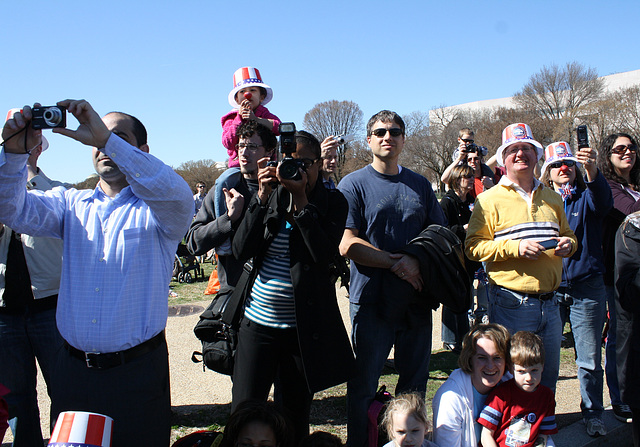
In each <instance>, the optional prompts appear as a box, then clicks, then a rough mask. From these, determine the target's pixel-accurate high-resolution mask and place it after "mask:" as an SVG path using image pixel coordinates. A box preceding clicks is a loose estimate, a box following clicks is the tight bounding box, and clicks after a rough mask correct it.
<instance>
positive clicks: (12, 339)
mask: <svg viewBox="0 0 640 447" xmlns="http://www.w3.org/2000/svg"><path fill="white" fill-rule="evenodd" d="M61 346H62V337H61V336H60V333H59V332H58V328H57V326H56V310H55V309H49V310H43V311H39V312H31V311H29V310H26V311H24V312H22V313H16V314H7V313H0V365H3V366H2V367H0V383H2V384H3V385H5V386H6V387H7V388H9V389H10V390H11V392H10V393H9V394H8V395H7V396H5V400H6V401H7V404H8V406H9V418H10V420H9V425H10V427H11V430H12V431H13V438H14V441H13V445H14V446H15V447H20V446H28V447H32V446H39V447H41V446H42V431H41V430H40V412H39V410H38V399H37V395H36V377H37V369H36V358H37V359H38V364H39V365H40V369H41V370H42V375H43V376H44V379H45V382H46V383H47V390H48V391H49V395H51V392H50V389H51V374H52V368H53V365H54V361H55V356H56V352H57V351H58V349H59V348H60V347H61ZM52 428H53V427H52Z"/></svg>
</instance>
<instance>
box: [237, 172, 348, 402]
mask: <svg viewBox="0 0 640 447" xmlns="http://www.w3.org/2000/svg"><path fill="white" fill-rule="evenodd" d="M290 200H291V195H290V194H289V192H288V191H286V190H285V189H284V188H283V187H282V186H279V187H278V188H277V189H276V190H275V191H274V192H273V193H272V194H271V196H270V197H269V201H268V202H267V204H266V205H265V206H262V205H260V202H259V201H258V199H257V197H256V196H254V197H253V198H252V199H251V202H250V204H249V208H248V209H247V213H246V215H245V217H244V219H243V221H242V222H241V224H240V226H239V227H238V230H237V232H236V235H235V237H234V239H233V253H234V255H235V256H236V258H238V260H239V261H240V262H244V261H246V260H247V259H249V258H251V257H255V263H254V265H255V267H254V268H258V269H259V268H260V265H261V263H262V259H263V257H264V255H265V253H266V250H267V248H268V247H269V245H270V244H271V242H272V241H273V239H274V238H275V236H276V235H277V234H278V231H279V230H280V226H281V222H282V220H283V219H284V218H285V216H286V214H287V211H286V210H287V209H288V207H289V204H290ZM347 209H348V206H347V201H346V199H345V198H344V196H343V195H342V193H340V192H339V191H338V190H331V191H329V190H327V189H325V188H324V186H323V185H322V182H321V181H319V182H318V183H316V186H315V188H314V190H313V192H312V194H311V197H310V198H309V204H308V205H307V206H306V207H305V208H304V209H303V210H302V211H301V212H300V213H298V214H297V215H295V216H294V223H295V225H294V227H293V230H292V232H291V235H290V238H289V250H290V261H291V280H292V283H293V290H294V291H293V294H294V303H295V314H296V329H297V333H298V340H299V343H300V353H301V355H302V363H303V365H304V370H305V376H306V379H307V385H308V387H309V391H310V392H312V393H315V392H317V391H320V390H324V389H326V388H329V387H332V386H334V385H337V384H340V383H343V382H345V381H346V380H348V379H349V377H350V376H351V372H352V370H353V368H354V365H355V360H354V357H353V351H352V350H351V344H350V342H349V337H348V335H347V331H346V329H345V327H344V324H343V322H342V317H341V315H340V309H339V308H338V303H337V299H336V289H335V285H334V284H333V283H332V282H331V281H330V280H329V263H330V261H332V259H333V257H334V256H335V254H336V253H337V251H338V244H339V242H340V239H341V237H342V233H343V232H344V226H345V222H346V218H347Z"/></svg>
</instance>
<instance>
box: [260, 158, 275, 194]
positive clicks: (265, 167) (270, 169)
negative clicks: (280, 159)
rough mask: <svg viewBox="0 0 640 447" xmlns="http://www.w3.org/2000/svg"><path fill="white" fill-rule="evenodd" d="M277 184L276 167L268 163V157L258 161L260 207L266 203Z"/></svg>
mask: <svg viewBox="0 0 640 447" xmlns="http://www.w3.org/2000/svg"><path fill="white" fill-rule="evenodd" d="M276 183H278V177H277V176H276V166H274V165H272V164H270V163H269V157H264V158H261V159H260V160H258V200H260V203H261V204H262V205H265V204H266V203H267V200H269V195H270V194H271V190H272V189H273V185H275V184H276Z"/></svg>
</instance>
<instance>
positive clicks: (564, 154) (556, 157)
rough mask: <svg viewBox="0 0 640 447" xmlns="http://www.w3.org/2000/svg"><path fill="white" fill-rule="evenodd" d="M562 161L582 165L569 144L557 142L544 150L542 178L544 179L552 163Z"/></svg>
mask: <svg viewBox="0 0 640 447" xmlns="http://www.w3.org/2000/svg"><path fill="white" fill-rule="evenodd" d="M561 160H573V161H575V162H576V163H578V165H580V162H579V161H578V159H577V158H576V157H574V156H573V152H571V146H569V143H567V142H566V141H556V142H555V143H551V144H550V145H549V146H547V147H546V148H545V150H544V164H543V165H542V174H541V175H540V176H541V177H542V176H543V175H544V173H545V171H546V170H547V168H548V167H549V165H550V164H551V163H555V162H556V161H561Z"/></svg>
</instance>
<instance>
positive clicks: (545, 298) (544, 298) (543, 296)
mask: <svg viewBox="0 0 640 447" xmlns="http://www.w3.org/2000/svg"><path fill="white" fill-rule="evenodd" d="M498 287H500V288H501V289H504V290H506V291H508V292H511V293H515V294H517V295H520V296H522V297H525V298H535V299H537V300H540V301H549V300H550V299H551V298H553V297H554V296H555V294H556V292H555V291H553V292H547V293H522V292H517V291H515V290H511V289H507V288H506V287H502V286H498Z"/></svg>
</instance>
